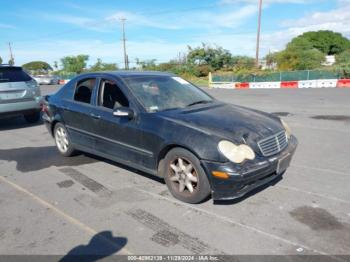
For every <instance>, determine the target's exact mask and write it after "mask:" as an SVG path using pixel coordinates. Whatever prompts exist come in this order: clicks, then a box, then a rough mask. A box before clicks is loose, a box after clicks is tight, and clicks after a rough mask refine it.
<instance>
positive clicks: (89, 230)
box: [0, 176, 132, 255]
mask: <svg viewBox="0 0 350 262" xmlns="http://www.w3.org/2000/svg"><path fill="white" fill-rule="evenodd" d="M0 181H2V182H4V183H5V184H7V185H9V186H11V187H13V188H14V189H16V190H17V191H20V192H22V193H23V194H25V195H27V196H29V197H30V198H32V199H33V200H35V201H36V202H37V203H39V204H40V205H42V206H44V207H46V208H48V209H49V210H51V211H52V212H53V213H55V214H56V215H58V216H60V217H62V218H63V219H65V220H67V221H68V222H70V223H71V224H73V225H75V226H77V227H79V228H80V229H82V230H83V231H85V232H87V233H88V234H89V235H91V236H94V235H96V234H98V232H97V231H96V230H95V229H93V228H91V227H89V226H87V225H85V224H84V223H82V222H81V221H79V220H78V219H76V218H74V217H72V216H70V215H68V214H67V213H65V212H64V211H62V210H60V209H58V208H57V207H55V206H53V205H52V204H50V203H48V202H46V201H45V200H44V199H42V198H40V197H38V196H37V195H35V194H33V193H31V192H30V191H28V190H27V189H25V188H23V187H21V186H19V185H17V184H15V183H13V182H11V181H10V180H8V179H6V178H5V177H3V176H0ZM98 238H99V239H100V240H102V241H103V242H106V243H108V244H109V245H111V246H113V247H116V249H119V252H118V254H120V255H131V254H132V253H131V252H130V251H129V250H127V249H126V248H125V247H121V246H120V245H118V244H117V243H115V242H113V241H111V240H109V239H108V238H106V237H103V236H101V235H98Z"/></svg>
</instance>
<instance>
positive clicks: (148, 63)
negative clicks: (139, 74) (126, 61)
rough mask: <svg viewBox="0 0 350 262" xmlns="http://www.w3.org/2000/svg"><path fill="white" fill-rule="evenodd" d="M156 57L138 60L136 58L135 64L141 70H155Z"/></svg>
mask: <svg viewBox="0 0 350 262" xmlns="http://www.w3.org/2000/svg"><path fill="white" fill-rule="evenodd" d="M156 61H157V59H149V60H144V61H142V60H140V59H138V58H136V65H137V66H139V67H140V68H141V69H142V70H157V68H158V67H157V65H156Z"/></svg>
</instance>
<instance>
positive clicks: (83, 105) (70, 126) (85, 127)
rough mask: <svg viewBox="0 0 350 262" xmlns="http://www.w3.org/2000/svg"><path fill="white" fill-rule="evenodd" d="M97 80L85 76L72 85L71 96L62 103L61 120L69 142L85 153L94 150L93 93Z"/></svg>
mask: <svg viewBox="0 0 350 262" xmlns="http://www.w3.org/2000/svg"><path fill="white" fill-rule="evenodd" d="M96 82H97V79H96V77H94V76H87V77H83V78H79V79H77V81H76V82H75V83H73V84H72V88H73V89H74V91H73V92H72V93H73V94H72V96H71V97H69V98H67V99H64V100H63V101H62V118H63V120H64V123H65V125H66V128H67V130H68V133H69V135H70V138H71V142H72V143H73V144H75V145H76V146H77V147H78V148H82V149H84V150H86V151H93V150H94V149H95V137H94V135H93V134H94V128H93V120H94V114H93V109H94V106H93V104H92V102H93V93H94V89H95V88H96Z"/></svg>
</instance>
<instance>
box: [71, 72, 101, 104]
mask: <svg viewBox="0 0 350 262" xmlns="http://www.w3.org/2000/svg"><path fill="white" fill-rule="evenodd" d="M95 84H96V79H95V78H87V79H83V80H80V81H79V82H78V83H77V85H76V88H75V93H74V100H75V101H77V102H81V103H87V104H90V102H91V96H92V92H93V90H94V87H95Z"/></svg>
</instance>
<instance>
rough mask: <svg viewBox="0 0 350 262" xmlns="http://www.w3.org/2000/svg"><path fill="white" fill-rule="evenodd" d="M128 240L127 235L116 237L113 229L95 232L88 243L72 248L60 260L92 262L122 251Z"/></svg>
mask: <svg viewBox="0 0 350 262" xmlns="http://www.w3.org/2000/svg"><path fill="white" fill-rule="evenodd" d="M127 242H128V239H127V238H125V237H114V236H113V234H112V232H111V231H102V232H99V233H97V234H95V235H94V236H93V237H92V238H91V240H90V242H89V243H88V244H87V245H79V246H76V247H74V248H72V249H71V250H70V251H69V252H68V253H67V254H66V255H65V256H64V257H62V258H61V259H60V260H59V261H60V262H71V261H83V262H92V261H98V260H100V259H103V258H106V257H109V256H111V255H113V254H115V253H117V252H118V251H120V250H121V249H122V248H123V247H124V246H125V245H126V244H127Z"/></svg>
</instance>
